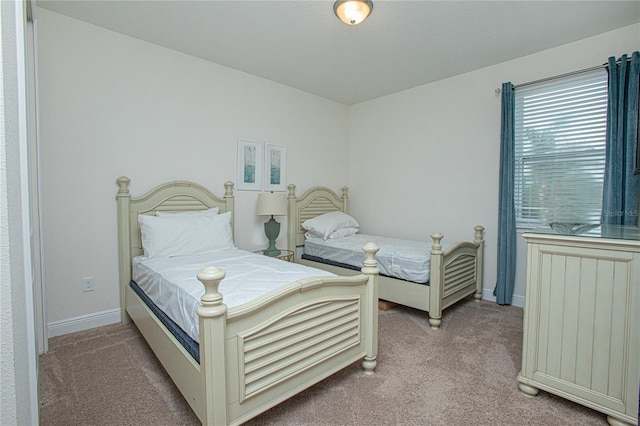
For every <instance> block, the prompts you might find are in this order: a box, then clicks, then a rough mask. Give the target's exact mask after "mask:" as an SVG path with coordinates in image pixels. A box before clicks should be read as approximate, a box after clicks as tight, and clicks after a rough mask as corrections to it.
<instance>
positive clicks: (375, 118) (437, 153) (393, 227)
mask: <svg viewBox="0 0 640 426" xmlns="http://www.w3.org/2000/svg"><path fill="white" fill-rule="evenodd" d="M638 49H640V25H633V26H630V27H625V28H622V29H619V30H616V31H613V32H610V33H606V34H602V35H599V36H597V37H592V38H589V39H585V40H581V41H578V42H575V43H571V44H567V45H564V46H561V47H558V48H555V49H550V50H546V51H543V52H539V53H537V54H534V55H529V56H525V57H522V58H519V59H516V60H513V61H509V62H505V63H502V64H497V65H494V66H491V67H488V68H484V69H481V70H478V71H474V72H470V73H467V74H463V75H460V76H457V77H453V78H449V79H446V80H441V81H438V82H435V83H432V84H427V85H424V86H420V87H417V88H413V89H410V90H406V91H403V92H400V93H396V94H392V95H389V96H385V97H382V98H378V99H374V100H371V101H368V102H364V103H361V104H359V105H356V106H353V107H351V108H350V111H349V112H350V120H349V131H350V135H349V186H350V189H351V191H350V194H351V211H352V213H353V214H354V215H355V216H356V217H357V218H358V220H359V221H360V224H361V228H362V230H363V231H370V230H371V231H377V232H381V233H383V234H386V235H395V236H399V237H408V238H415V239H420V240H429V235H430V234H431V233H432V232H434V231H439V232H441V233H443V234H444V236H445V239H444V241H445V242H447V241H449V242H453V241H456V240H460V239H470V238H472V237H473V230H472V228H473V226H474V225H476V224H481V225H484V226H485V227H486V258H485V277H484V278H485V282H484V287H485V292H484V293H485V296H489V295H491V293H492V291H493V288H494V286H495V281H496V263H497V255H496V250H497V224H498V208H497V207H498V172H499V157H500V103H501V98H500V95H499V94H496V93H495V89H496V88H500V87H501V85H502V83H503V82H506V81H511V82H513V83H514V84H519V83H525V82H530V81H534V80H538V79H542V78H546V77H551V76H555V75H559V74H563V73H567V72H572V71H576V70H581V69H585V68H589V67H592V66H597V65H600V64H603V63H605V62H606V61H607V59H608V57H609V56H620V55H622V54H624V53H631V52H633V51H634V50H638ZM434 60H438V59H437V58H434ZM518 240H519V245H518V253H519V256H518V271H517V282H516V287H515V291H514V294H515V297H514V304H516V303H522V301H523V297H524V272H525V259H526V258H525V253H526V246H525V245H524V241H523V239H522V238H520V237H519V238H518Z"/></svg>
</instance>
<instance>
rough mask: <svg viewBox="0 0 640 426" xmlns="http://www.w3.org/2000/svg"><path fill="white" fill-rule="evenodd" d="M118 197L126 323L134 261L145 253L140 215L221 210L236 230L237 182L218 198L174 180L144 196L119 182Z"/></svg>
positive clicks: (124, 179)
mask: <svg viewBox="0 0 640 426" xmlns="http://www.w3.org/2000/svg"><path fill="white" fill-rule="evenodd" d="M117 183H118V194H117V196H116V199H117V201H118V253H119V258H118V261H119V265H120V301H121V308H122V318H123V321H126V307H125V306H124V303H125V298H124V294H125V290H126V286H128V285H129V282H130V281H131V260H132V259H133V258H134V257H135V256H138V255H141V254H142V253H143V250H142V240H141V236H140V225H139V223H138V215H139V214H155V212H156V211H163V212H173V213H177V212H181V211H189V210H206V209H210V208H214V207H218V208H219V209H220V210H219V211H220V213H225V212H231V227H232V229H233V201H234V198H233V183H232V182H226V183H225V184H224V188H225V192H224V196H223V197H222V198H221V197H218V196H216V195H215V194H213V193H212V192H210V191H209V190H208V189H206V188H205V187H203V186H201V185H198V184H197V183H193V182H187V181H174V182H168V183H165V184H163V185H160V186H158V187H156V188H154V189H152V190H151V191H149V192H148V193H146V194H145V195H143V196H141V197H132V196H131V193H130V192H129V184H130V183H131V179H129V178H128V177H126V176H121V177H119V178H118V179H117Z"/></svg>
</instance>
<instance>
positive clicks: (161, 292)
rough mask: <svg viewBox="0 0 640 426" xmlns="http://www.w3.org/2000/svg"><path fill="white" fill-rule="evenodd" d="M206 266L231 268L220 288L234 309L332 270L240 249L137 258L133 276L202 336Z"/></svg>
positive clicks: (188, 329)
mask: <svg viewBox="0 0 640 426" xmlns="http://www.w3.org/2000/svg"><path fill="white" fill-rule="evenodd" d="M207 266H216V267H218V268H220V269H222V270H223V271H224V272H225V273H226V277H225V278H224V279H223V280H222V282H221V283H220V287H219V291H220V293H222V296H223V299H222V301H223V303H224V304H225V305H227V307H228V308H229V309H232V308H234V307H236V306H239V305H242V304H243V303H246V302H249V301H251V300H254V299H256V298H258V297H260V296H262V295H264V294H266V293H268V292H269V291H271V290H274V289H277V288H279V287H282V286H283V285H285V284H289V283H291V282H293V281H297V280H299V279H302V278H307V277H313V276H327V275H333V274H331V273H329V272H326V271H322V270H320V269H314V268H309V267H306V266H303V265H300V264H295V263H289V262H285V261H283V260H279V259H275V258H271V257H267V256H263V255H261V254H256V253H251V252H248V251H244V250H240V249H237V248H232V249H224V250H219V251H216V252H209V253H207V254H202V255H197V256H176V257H153V258H148V257H145V256H138V257H136V258H134V259H133V271H132V272H133V275H132V277H133V280H134V281H135V282H136V283H137V284H138V286H139V287H140V288H142V289H143V290H144V292H145V293H146V294H147V295H148V296H149V297H150V298H151V300H153V302H154V303H155V304H156V305H158V307H159V308H160V309H162V310H163V311H164V312H165V313H166V314H167V315H168V316H169V317H170V318H171V319H172V320H173V321H174V322H175V323H176V324H178V325H179V326H180V327H181V328H182V329H183V330H184V331H185V332H186V333H187V334H188V335H189V336H191V338H192V339H194V340H195V341H199V320H198V314H197V312H196V310H197V309H198V306H200V297H201V296H202V294H204V286H203V285H202V283H201V282H200V281H198V279H197V277H196V276H197V274H198V272H200V271H201V270H202V269H204V268H205V267H207Z"/></svg>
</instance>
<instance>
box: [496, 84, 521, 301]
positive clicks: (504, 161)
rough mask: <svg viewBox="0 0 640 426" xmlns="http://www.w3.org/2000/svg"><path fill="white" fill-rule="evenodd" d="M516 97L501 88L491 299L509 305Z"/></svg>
mask: <svg viewBox="0 0 640 426" xmlns="http://www.w3.org/2000/svg"><path fill="white" fill-rule="evenodd" d="M514 120H515V95H514V93H513V85H512V84H511V82H507V83H503V84H502V119H501V129H500V198H499V201H498V203H499V210H498V279H497V281H496V287H495V289H494V290H493V295H494V296H496V301H497V302H498V304H500V305H510V304H511V300H512V298H513V287H514V284H515V278H516V209H515V199H514V191H515V188H514V179H515V153H514V140H515V129H514V126H515V121H514Z"/></svg>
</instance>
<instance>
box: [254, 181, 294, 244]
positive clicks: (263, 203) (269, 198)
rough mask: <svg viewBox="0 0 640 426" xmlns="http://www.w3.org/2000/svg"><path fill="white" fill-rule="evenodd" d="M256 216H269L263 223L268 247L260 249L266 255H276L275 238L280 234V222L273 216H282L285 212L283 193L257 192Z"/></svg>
mask: <svg viewBox="0 0 640 426" xmlns="http://www.w3.org/2000/svg"><path fill="white" fill-rule="evenodd" d="M256 214H257V215H258V216H271V219H269V220H268V221H266V222H265V223H264V233H265V234H266V236H267V239H268V240H269V247H267V248H266V249H264V250H263V251H262V253H263V254H265V255H267V256H278V255H280V253H281V252H280V250H279V249H277V248H276V239H277V238H278V235H280V224H279V223H278V222H277V221H276V220H275V219H274V218H273V216H284V215H286V214H287V196H286V194H284V193H275V192H263V193H260V194H258V208H257V209H256Z"/></svg>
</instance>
